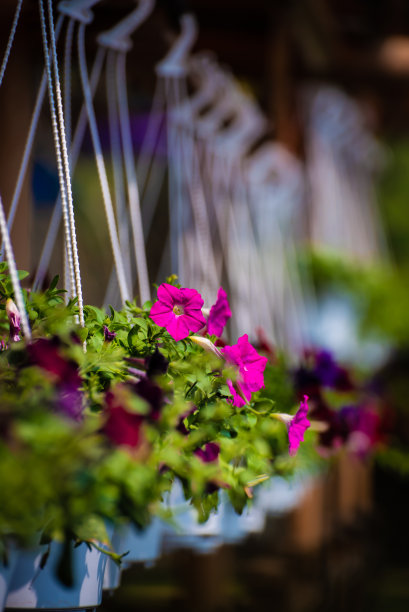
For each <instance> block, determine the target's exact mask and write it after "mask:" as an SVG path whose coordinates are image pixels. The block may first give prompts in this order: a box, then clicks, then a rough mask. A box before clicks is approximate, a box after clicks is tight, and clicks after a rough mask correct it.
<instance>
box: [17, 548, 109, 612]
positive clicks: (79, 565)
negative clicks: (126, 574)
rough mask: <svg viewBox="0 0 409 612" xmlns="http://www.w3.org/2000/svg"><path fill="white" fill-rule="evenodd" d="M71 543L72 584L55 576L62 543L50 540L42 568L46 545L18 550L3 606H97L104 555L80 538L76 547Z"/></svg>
mask: <svg viewBox="0 0 409 612" xmlns="http://www.w3.org/2000/svg"><path fill="white" fill-rule="evenodd" d="M71 546H72V550H71V556H72V571H73V578H74V580H73V586H72V587H66V586H64V585H63V584H62V583H61V582H60V581H59V580H58V578H57V577H56V573H57V566H58V562H59V560H60V557H61V553H62V551H63V544H61V543H59V542H52V543H51V545H50V554H49V557H48V559H47V562H46V564H45V565H44V567H43V568H41V567H40V563H41V559H42V557H43V555H44V553H45V552H46V550H47V547H46V546H38V547H36V548H34V549H32V550H27V551H21V552H20V554H19V557H18V561H17V566H16V568H15V571H14V572H13V575H12V579H11V582H10V586H9V591H8V596H7V600H6V607H7V608H17V609H22V608H25V609H34V608H42V609H52V610H66V609H72V608H94V607H95V606H98V605H99V604H100V603H101V599H102V583H103V579H104V572H105V566H106V561H107V556H106V555H104V554H103V553H101V552H100V551H99V550H96V549H95V548H93V547H91V548H89V547H88V545H87V544H85V543H84V542H83V543H81V544H80V545H79V546H78V547H74V543H72V545H71Z"/></svg>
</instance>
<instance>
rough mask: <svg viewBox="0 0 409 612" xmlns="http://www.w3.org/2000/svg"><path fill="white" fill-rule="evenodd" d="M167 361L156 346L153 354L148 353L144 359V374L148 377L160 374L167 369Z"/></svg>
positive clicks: (164, 372)
mask: <svg viewBox="0 0 409 612" xmlns="http://www.w3.org/2000/svg"><path fill="white" fill-rule="evenodd" d="M168 366H169V361H168V360H167V359H166V357H165V356H164V355H163V354H162V353H161V352H160V350H159V349H158V348H157V347H156V348H155V352H154V353H153V355H149V356H148V357H146V359H145V367H146V374H147V376H148V377H149V378H154V377H155V376H161V375H162V374H166V372H167V371H168Z"/></svg>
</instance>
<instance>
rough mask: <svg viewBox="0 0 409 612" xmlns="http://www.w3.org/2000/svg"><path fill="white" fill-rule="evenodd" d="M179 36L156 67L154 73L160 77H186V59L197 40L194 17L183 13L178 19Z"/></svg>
mask: <svg viewBox="0 0 409 612" xmlns="http://www.w3.org/2000/svg"><path fill="white" fill-rule="evenodd" d="M180 27H181V30H180V34H179V36H178V37H177V38H176V40H175V42H174V43H173V45H172V47H171V48H170V50H169V52H168V53H167V54H166V55H165V57H164V58H163V59H162V60H161V61H160V62H159V63H158V64H157V65H156V73H157V74H158V76H161V77H182V76H186V72H187V67H188V58H189V55H190V52H191V49H192V47H193V45H194V44H195V42H196V38H197V22H196V18H195V17H194V15H192V14H191V13H185V14H184V15H182V17H181V18H180Z"/></svg>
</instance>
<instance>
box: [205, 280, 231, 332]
mask: <svg viewBox="0 0 409 612" xmlns="http://www.w3.org/2000/svg"><path fill="white" fill-rule="evenodd" d="M230 317H231V310H230V306H229V302H228V300H227V294H226V292H225V290H224V289H223V287H220V289H219V291H218V292H217V300H216V303H215V304H213V306H212V307H211V309H210V312H209V318H208V319H207V331H208V332H209V334H210V335H211V336H212V335H213V334H214V335H215V336H217V337H218V338H220V336H221V335H222V333H223V329H224V326H225V325H226V323H227V321H228V319H230Z"/></svg>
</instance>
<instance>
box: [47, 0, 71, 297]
mask: <svg viewBox="0 0 409 612" xmlns="http://www.w3.org/2000/svg"><path fill="white" fill-rule="evenodd" d="M38 4H39V10H40V20H41V33H42V38H43V47H44V59H45V68H46V74H47V85H48V97H49V102H50V112H51V124H52V131H53V138H54V146H55V154H56V158H57V169H58V179H59V183H60V196H61V203H62V212H63V219H64V235H65V244H66V249H67V258H68V268H69V275H70V284H71V287H72V288H73V287H74V286H75V285H74V265H73V257H72V245H71V234H70V222H69V216H68V204H67V189H66V183H65V178H64V169H63V163H62V154H61V146H60V136H59V131H58V124H57V113H56V108H55V101H54V92H53V80H52V74H51V65H50V56H49V49H48V40H47V30H46V25H45V15H44V6H43V0H38Z"/></svg>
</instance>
